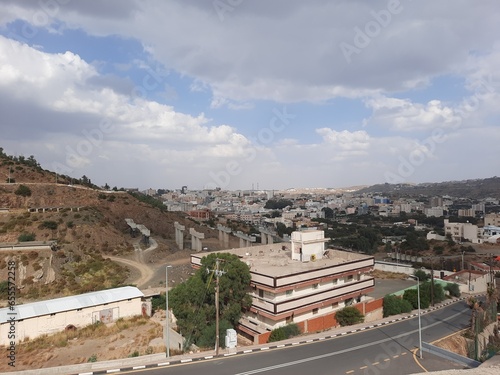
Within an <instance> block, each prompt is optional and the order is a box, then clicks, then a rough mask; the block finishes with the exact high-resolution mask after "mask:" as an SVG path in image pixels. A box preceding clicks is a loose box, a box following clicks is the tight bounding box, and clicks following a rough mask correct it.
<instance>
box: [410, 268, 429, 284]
mask: <svg viewBox="0 0 500 375" xmlns="http://www.w3.org/2000/svg"><path fill="white" fill-rule="evenodd" d="M413 275H415V276H416V277H418V280H419V281H420V282H421V283H423V282H424V281H427V280H429V279H430V278H431V275H430V274H428V273H426V272H425V271H424V270H415V272H413Z"/></svg>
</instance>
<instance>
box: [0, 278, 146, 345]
mask: <svg viewBox="0 0 500 375" xmlns="http://www.w3.org/2000/svg"><path fill="white" fill-rule="evenodd" d="M143 297H144V294H143V293H142V292H141V291H140V290H139V289H137V288H135V287H131V286H126V287H122V288H115V289H108V290H102V291H98V292H91V293H85V294H80V295H76V296H70V297H62V298H56V299H52V300H47V301H40V302H33V303H27V304H24V305H18V306H15V309H14V310H10V309H9V308H3V309H0V345H10V341H12V339H10V338H9V332H14V334H15V338H13V340H14V341H15V342H16V343H18V342H21V341H23V340H25V339H27V338H30V339H34V338H36V337H39V336H41V335H50V334H54V333H57V332H60V331H63V330H64V329H66V328H72V327H76V328H80V327H84V326H87V325H90V324H93V323H96V322H98V321H100V322H103V323H111V322H114V321H116V320H117V319H119V318H125V317H131V316H134V315H141V314H142V313H143V310H146V306H145V305H144V303H145V302H143V301H142V299H143ZM11 319H14V321H15V330H14V331H12V330H11V326H12V324H11Z"/></svg>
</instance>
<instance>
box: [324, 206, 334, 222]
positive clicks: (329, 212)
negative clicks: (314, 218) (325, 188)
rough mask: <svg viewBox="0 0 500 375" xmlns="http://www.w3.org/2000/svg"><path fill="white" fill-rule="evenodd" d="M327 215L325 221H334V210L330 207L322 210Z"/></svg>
mask: <svg viewBox="0 0 500 375" xmlns="http://www.w3.org/2000/svg"><path fill="white" fill-rule="evenodd" d="M321 211H323V212H324V213H325V219H333V216H334V214H333V210H332V209H331V208H330V207H323V208H322V209H321Z"/></svg>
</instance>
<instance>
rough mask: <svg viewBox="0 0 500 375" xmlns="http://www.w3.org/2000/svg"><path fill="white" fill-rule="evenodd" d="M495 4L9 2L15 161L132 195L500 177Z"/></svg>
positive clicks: (2, 103) (6, 36)
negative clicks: (133, 190)
mask: <svg viewBox="0 0 500 375" xmlns="http://www.w3.org/2000/svg"><path fill="white" fill-rule="evenodd" d="M499 19H500V7H499V6H498V1H496V0H484V1H480V2H477V1H476V2H472V1H464V0H443V1H439V2H435V1H431V0H428V1H413V2H412V1H411V0H401V1H398V0H390V1H370V0H312V1H302V0H178V1H175V0H170V1H159V0H158V1H154V0H150V1H139V0H136V1H134V0H85V1H83V0H36V1H28V0H26V1H16V0H0V119H1V121H0V130H1V132H0V147H3V148H4V149H5V151H6V152H7V153H9V154H12V155H25V156H29V155H34V156H35V157H36V159H37V160H38V161H39V162H40V163H41V164H42V166H43V167H44V168H46V169H51V170H55V171H57V172H58V173H61V174H67V175H70V176H72V177H77V178H79V177H81V176H83V175H87V176H89V177H90V178H91V179H92V181H93V182H94V183H97V184H100V185H103V184H104V183H108V184H109V185H111V186H118V187H122V186H123V187H139V188H141V189H142V188H148V187H152V188H170V189H173V188H180V187H181V186H182V185H187V186H188V187H189V188H191V189H200V188H204V187H209V188H213V187H216V186H220V187H222V188H225V189H251V188H252V187H254V188H257V187H259V188H260V189H282V188H289V187H346V186H352V185H361V184H374V183H384V182H390V183H393V182H429V181H444V180H461V179H469V178H484V177H491V176H494V175H498V171H499V169H500V158H499V155H500V152H499V146H498V145H499V143H500V128H499V125H500V124H499V120H500V116H499V115H500V113H499V112H500V105H499V104H498V103H500V100H499V99H500V95H499V92H500V69H498V67H499V66H500V23H499V22H498V20H499Z"/></svg>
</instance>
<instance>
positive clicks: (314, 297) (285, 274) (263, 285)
mask: <svg viewBox="0 0 500 375" xmlns="http://www.w3.org/2000/svg"><path fill="white" fill-rule="evenodd" d="M326 241H327V239H325V238H324V232H323V231H320V230H305V231H299V232H293V233H292V240H291V242H289V243H275V244H270V245H261V246H253V247H246V248H240V249H232V250H225V251H221V252H223V253H231V254H235V255H237V256H238V257H239V258H240V259H241V260H242V261H243V262H245V263H246V264H248V265H249V267H250V274H251V285H250V295H251V296H252V300H253V302H252V306H251V308H250V310H249V311H247V312H246V313H245V315H244V316H243V317H242V319H241V320H240V326H239V327H238V328H239V331H240V332H242V333H244V334H246V335H247V336H250V337H255V336H258V335H260V334H262V333H265V332H269V331H271V330H273V329H275V328H278V327H280V326H283V325H286V324H288V323H292V322H293V323H302V322H306V321H308V320H310V319H313V318H316V317H320V316H323V315H324V316H327V315H332V313H333V312H334V311H336V310H339V309H341V308H343V307H345V306H349V305H353V304H357V303H359V302H363V301H365V300H366V295H367V294H368V293H370V292H372V291H373V290H374V285H375V282H374V278H373V277H371V276H369V275H368V272H370V271H371V270H373V267H374V258H373V257H372V256H367V255H364V254H358V253H351V252H345V251H340V250H332V249H326V250H325V246H324V244H325V242H326ZM203 256H204V255H203V254H199V253H197V254H192V255H191V264H192V266H193V267H195V268H198V267H199V266H200V265H201V258H202V257H203Z"/></svg>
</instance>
